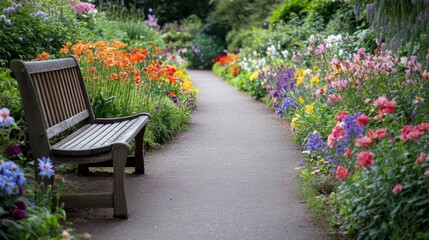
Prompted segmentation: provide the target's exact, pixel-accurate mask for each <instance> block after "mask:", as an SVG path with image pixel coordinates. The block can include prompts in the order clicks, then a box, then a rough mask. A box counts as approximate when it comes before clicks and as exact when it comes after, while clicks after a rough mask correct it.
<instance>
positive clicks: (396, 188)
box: [392, 184, 404, 194]
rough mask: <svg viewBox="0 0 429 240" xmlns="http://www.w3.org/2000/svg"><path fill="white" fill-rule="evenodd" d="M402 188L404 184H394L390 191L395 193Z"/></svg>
mask: <svg viewBox="0 0 429 240" xmlns="http://www.w3.org/2000/svg"><path fill="white" fill-rule="evenodd" d="M402 189H404V185H402V184H396V185H395V186H394V187H393V188H392V193H393V194H396V193H398V192H400V191H402Z"/></svg>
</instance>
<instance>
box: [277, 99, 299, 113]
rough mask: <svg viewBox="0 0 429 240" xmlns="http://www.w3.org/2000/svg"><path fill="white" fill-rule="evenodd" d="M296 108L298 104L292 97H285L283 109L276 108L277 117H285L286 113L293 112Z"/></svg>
mask: <svg viewBox="0 0 429 240" xmlns="http://www.w3.org/2000/svg"><path fill="white" fill-rule="evenodd" d="M295 108H296V103H295V102H294V101H293V100H292V99H291V98H290V97H285V99H284V100H283V103H282V105H281V107H279V108H276V115H277V116H279V117H284V114H285V113H288V112H293V111H294V110H295Z"/></svg>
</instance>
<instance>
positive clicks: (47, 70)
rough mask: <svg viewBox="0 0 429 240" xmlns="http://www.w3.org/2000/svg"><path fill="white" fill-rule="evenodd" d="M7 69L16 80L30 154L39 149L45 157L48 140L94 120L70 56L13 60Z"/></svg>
mask: <svg viewBox="0 0 429 240" xmlns="http://www.w3.org/2000/svg"><path fill="white" fill-rule="evenodd" d="M11 69H12V72H13V73H14V75H15V77H16V79H17V80H18V85H19V89H20V92H21V98H22V100H23V104H24V113H25V119H26V123H27V126H28V133H29V137H30V144H31V145H32V150H33V155H34V153H35V150H36V149H37V148H40V147H41V148H43V152H44V153H43V154H48V153H49V152H48V153H46V151H47V150H48V149H49V148H50V144H49V139H50V138H52V137H54V136H56V135H58V134H59V133H61V132H63V131H65V130H67V129H69V128H71V127H73V126H75V125H76V124H78V123H80V122H82V121H89V122H92V121H93V120H94V113H93V111H92V108H91V104H90V102H89V98H88V94H87V92H86V88H85V83H84V80H83V77H82V73H81V70H80V67H79V64H78V63H77V61H76V59H75V58H74V57H69V58H63V59H56V60H47V61H32V62H23V61H19V60H15V61H13V62H12V64H11ZM41 141H42V142H46V143H42V142H41ZM41 145H44V146H43V147H42V146H41ZM35 148H36V149H35ZM47 148H48V149H47ZM40 150H42V149H40ZM36 152H38V150H36ZM40 154H42V153H40ZM36 155H39V154H36ZM37 157H40V156H37Z"/></svg>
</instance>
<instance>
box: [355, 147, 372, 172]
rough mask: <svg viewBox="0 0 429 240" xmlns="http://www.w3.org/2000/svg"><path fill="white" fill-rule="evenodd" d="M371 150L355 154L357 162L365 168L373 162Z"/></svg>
mask: <svg viewBox="0 0 429 240" xmlns="http://www.w3.org/2000/svg"><path fill="white" fill-rule="evenodd" d="M373 157H374V153H373V152H369V151H368V152H360V153H358V154H357V158H358V163H359V164H360V165H362V166H363V167H365V168H369V167H371V166H372V165H373V164H374V159H373Z"/></svg>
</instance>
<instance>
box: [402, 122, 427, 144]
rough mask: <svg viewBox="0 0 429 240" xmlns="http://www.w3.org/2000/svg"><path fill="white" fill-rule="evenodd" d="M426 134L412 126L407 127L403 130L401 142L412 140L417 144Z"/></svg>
mask: <svg viewBox="0 0 429 240" xmlns="http://www.w3.org/2000/svg"><path fill="white" fill-rule="evenodd" d="M424 133H425V132H424V131H422V130H420V128H419V127H417V126H416V127H413V126H412V125H405V126H404V127H403V128H402V129H401V140H402V141H407V140H411V141H414V142H417V141H418V140H419V139H420V136H422V135H423V134H424Z"/></svg>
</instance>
